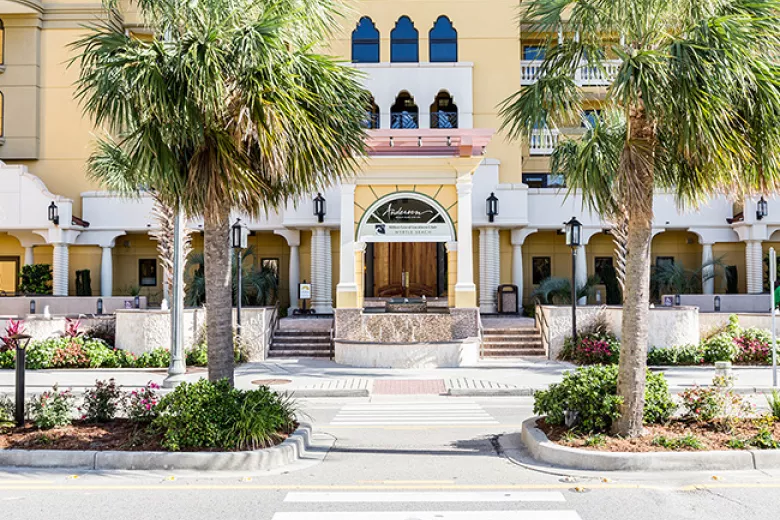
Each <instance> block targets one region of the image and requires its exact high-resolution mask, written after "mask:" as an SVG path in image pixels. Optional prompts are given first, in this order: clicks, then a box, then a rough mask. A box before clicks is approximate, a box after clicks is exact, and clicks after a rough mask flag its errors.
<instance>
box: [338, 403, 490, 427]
mask: <svg viewBox="0 0 780 520" xmlns="http://www.w3.org/2000/svg"><path fill="white" fill-rule="evenodd" d="M482 424H498V421H497V420H496V419H494V418H493V416H492V415H490V414H489V413H488V412H486V411H485V410H484V409H483V408H482V407H481V406H480V405H479V404H477V403H473V402H468V401H467V402H462V401H461V402H458V403H441V402H440V403H365V404H348V405H345V406H344V407H342V408H341V410H339V412H338V413H337V414H336V417H334V418H333V421H331V423H330V425H331V426H397V425H409V426H426V425H436V426H442V425H482Z"/></svg>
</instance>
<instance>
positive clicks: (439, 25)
mask: <svg viewBox="0 0 780 520" xmlns="http://www.w3.org/2000/svg"><path fill="white" fill-rule="evenodd" d="M428 40H429V41H430V54H431V56H430V59H431V61H432V62H455V61H458V31H456V30H455V28H454V27H453V26H452V22H451V21H450V19H449V18H447V17H446V16H440V17H439V19H438V20H436V22H435V23H434V24H433V27H432V28H431V31H430V32H429V33H428Z"/></svg>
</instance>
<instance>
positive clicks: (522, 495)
mask: <svg viewBox="0 0 780 520" xmlns="http://www.w3.org/2000/svg"><path fill="white" fill-rule="evenodd" d="M284 501H285V502H351V503H356V502H366V503H369V502H388V503H389V502H404V503H405V502H409V503H411V502H425V503H428V502H565V501H566V499H565V498H563V493H561V492H560V491H549V492H544V491H537V492H532V491H527V492H501V491H495V492H485V493H478V492H477V493H474V492H472V493H468V492H467V493H464V492H459V493H446V492H445V493H435V492H434V493H415V492H409V493H403V492H400V493H287V496H286V497H285V498H284Z"/></svg>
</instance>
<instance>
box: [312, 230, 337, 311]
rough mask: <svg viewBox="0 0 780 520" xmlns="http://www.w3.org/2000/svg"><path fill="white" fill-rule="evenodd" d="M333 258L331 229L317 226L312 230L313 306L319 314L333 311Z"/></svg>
mask: <svg viewBox="0 0 780 520" xmlns="http://www.w3.org/2000/svg"><path fill="white" fill-rule="evenodd" d="M332 265H333V264H332V260H331V248H330V230H329V229H327V228H323V227H316V228H314V230H313V232H312V259H311V278H312V280H311V283H312V291H313V293H314V294H312V307H314V309H315V311H316V312H317V314H332V313H333V290H332V289H331V280H332V274H331V269H332Z"/></svg>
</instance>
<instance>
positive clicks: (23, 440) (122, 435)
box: [0, 419, 287, 452]
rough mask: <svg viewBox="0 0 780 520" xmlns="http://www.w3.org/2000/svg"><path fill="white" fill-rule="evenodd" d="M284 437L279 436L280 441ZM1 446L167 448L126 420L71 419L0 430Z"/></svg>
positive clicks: (158, 436)
mask: <svg viewBox="0 0 780 520" xmlns="http://www.w3.org/2000/svg"><path fill="white" fill-rule="evenodd" d="M286 438H287V435H281V439H280V440H279V443H281V442H282V441H283V440H284V439H286ZM0 449H17V450H87V451H168V450H166V449H165V448H163V446H162V434H159V433H155V432H153V431H150V429H149V428H148V427H147V426H146V425H142V424H138V423H134V422H131V421H129V420H127V419H115V420H113V421H111V422H107V423H102V424H93V423H86V422H83V421H74V422H73V424H72V425H70V426H63V427H61V428H53V429H51V430H39V429H37V428H36V427H35V426H33V425H32V424H31V423H27V424H25V425H24V427H21V428H13V429H10V430H7V431H5V432H3V433H0ZM181 451H185V452H196V451H198V452H224V451H237V450H224V449H220V448H182V450H181Z"/></svg>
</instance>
